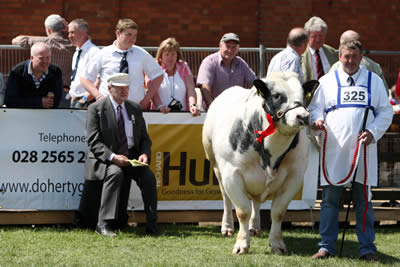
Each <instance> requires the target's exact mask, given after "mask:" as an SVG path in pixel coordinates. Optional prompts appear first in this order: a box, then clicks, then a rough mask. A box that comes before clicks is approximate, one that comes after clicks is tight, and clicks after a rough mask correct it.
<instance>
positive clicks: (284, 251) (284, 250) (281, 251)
mask: <svg viewBox="0 0 400 267" xmlns="http://www.w3.org/2000/svg"><path fill="white" fill-rule="evenodd" d="M271 252H272V254H275V255H287V254H288V251H287V248H271Z"/></svg>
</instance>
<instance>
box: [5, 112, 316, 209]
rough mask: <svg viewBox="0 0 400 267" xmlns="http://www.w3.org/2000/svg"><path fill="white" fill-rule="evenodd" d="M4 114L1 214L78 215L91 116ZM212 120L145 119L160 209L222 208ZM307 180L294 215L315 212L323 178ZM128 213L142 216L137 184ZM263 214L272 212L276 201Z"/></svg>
mask: <svg viewBox="0 0 400 267" xmlns="http://www.w3.org/2000/svg"><path fill="white" fill-rule="evenodd" d="M0 113H1V114H0V116H1V119H0V120H1V122H2V131H1V132H0V140H1V146H0V169H1V170H2V171H1V173H0V191H1V192H0V209H36V210H76V209H77V208H78V206H79V200H80V196H81V193H82V190H83V181H84V165H85V164H84V162H85V158H86V152H87V142H86V131H85V128H86V118H87V112H86V111H84V110H30V109H0ZM205 116H206V114H202V115H201V116H200V117H192V116H191V115H190V114H189V113H170V114H167V115H165V114H161V113H152V112H151V113H144V117H145V120H146V122H147V125H148V131H149V135H150V138H151V139H152V141H153V145H152V157H151V165H150V168H151V169H152V171H153V172H154V174H155V176H156V179H157V192H158V200H159V201H158V208H159V210H197V209H199V210H201V209H207V210H208V209H218V210H219V209H223V205H222V201H221V194H220V191H219V186H218V184H217V181H216V179H215V177H214V175H213V172H212V166H210V163H209V162H208V160H206V158H205V154H204V151H203V147H202V144H201V131H202V124H203V121H204V119H205ZM311 162H314V161H311ZM317 163H318V158H317V160H316V164H317ZM306 177H307V179H306V180H305V182H304V185H303V189H302V192H299V194H298V197H297V200H293V201H292V202H291V203H290V205H289V209H309V208H311V207H312V206H313V204H314V202H315V199H316V187H317V181H316V179H315V178H313V177H316V176H314V175H311V174H309V175H306ZM128 208H130V209H140V210H141V209H143V203H142V200H141V194H140V191H139V189H138V188H137V186H136V184H135V183H134V182H133V183H132V189H131V198H130V201H129V207H128ZM262 208H266V209H269V208H270V201H267V202H266V203H264V204H263V205H262Z"/></svg>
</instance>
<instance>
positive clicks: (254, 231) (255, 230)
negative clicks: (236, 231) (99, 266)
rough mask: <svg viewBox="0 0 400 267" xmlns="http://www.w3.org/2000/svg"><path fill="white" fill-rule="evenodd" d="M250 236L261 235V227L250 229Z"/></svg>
mask: <svg viewBox="0 0 400 267" xmlns="http://www.w3.org/2000/svg"><path fill="white" fill-rule="evenodd" d="M249 231H250V236H260V235H261V230H260V229H250V230H249Z"/></svg>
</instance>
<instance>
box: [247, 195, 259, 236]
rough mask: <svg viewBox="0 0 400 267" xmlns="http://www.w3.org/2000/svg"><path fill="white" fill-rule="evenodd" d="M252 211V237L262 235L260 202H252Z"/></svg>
mask: <svg viewBox="0 0 400 267" xmlns="http://www.w3.org/2000/svg"><path fill="white" fill-rule="evenodd" d="M252 204H253V205H252V210H251V218H250V226H249V230H250V235H251V236H259V235H261V219H260V205H261V203H260V202H257V201H254V200H253V201H252Z"/></svg>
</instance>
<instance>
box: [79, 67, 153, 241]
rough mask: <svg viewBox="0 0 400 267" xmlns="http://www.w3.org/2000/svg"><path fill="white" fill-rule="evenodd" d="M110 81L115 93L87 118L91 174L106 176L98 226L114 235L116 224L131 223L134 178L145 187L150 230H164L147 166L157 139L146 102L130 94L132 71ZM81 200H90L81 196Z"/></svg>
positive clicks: (98, 229)
mask: <svg viewBox="0 0 400 267" xmlns="http://www.w3.org/2000/svg"><path fill="white" fill-rule="evenodd" d="M107 83H108V90H109V96H107V97H104V98H103V99H102V100H99V101H97V102H96V103H94V104H92V105H90V106H89V108H88V120H87V140H88V146H89V152H88V157H87V160H86V180H92V181H93V180H100V181H103V186H102V193H101V199H100V208H99V214H98V222H97V226H96V232H97V233H99V234H101V235H104V236H109V237H113V236H115V233H114V230H115V229H118V228H121V227H123V226H125V225H126V223H127V221H128V216H127V213H126V209H127V204H128V199H129V191H130V187H131V179H133V180H135V182H136V183H137V185H138V187H139V188H140V190H141V192H142V197H143V203H144V209H145V212H146V218H147V227H146V233H147V234H150V235H159V230H158V228H157V225H156V221H157V191H156V179H155V177H154V174H153V172H152V171H151V170H150V168H149V167H148V166H147V164H148V163H149V160H150V156H151V140H150V138H149V135H148V134H147V130H146V123H145V121H144V118H143V116H142V111H141V108H140V105H139V104H137V103H135V102H133V101H130V100H128V95H129V75H128V74H126V73H116V74H113V75H110V76H109V77H108V79H107ZM128 159H136V160H138V161H139V162H141V163H143V165H145V166H140V167H133V166H132V165H131V163H130V162H129V160H128ZM84 191H85V190H84ZM83 194H85V192H83ZM80 205H81V206H85V205H86V204H85V203H84V201H82V200H81V203H80ZM80 210H81V208H80Z"/></svg>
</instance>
